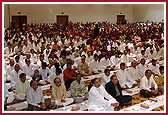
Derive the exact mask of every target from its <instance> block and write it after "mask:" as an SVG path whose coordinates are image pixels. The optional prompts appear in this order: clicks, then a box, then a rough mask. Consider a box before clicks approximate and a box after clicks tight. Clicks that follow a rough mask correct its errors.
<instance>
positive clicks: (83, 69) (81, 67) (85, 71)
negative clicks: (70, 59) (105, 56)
mask: <svg viewBox="0 0 168 115" xmlns="http://www.w3.org/2000/svg"><path fill="white" fill-rule="evenodd" d="M85 59H86V56H85V55H82V57H81V62H80V63H79V64H78V71H79V73H80V74H81V75H82V76H89V75H92V71H91V68H89V66H88V64H87V63H86V62H85Z"/></svg>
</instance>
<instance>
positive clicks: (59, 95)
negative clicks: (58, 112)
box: [51, 84, 66, 101]
mask: <svg viewBox="0 0 168 115" xmlns="http://www.w3.org/2000/svg"><path fill="white" fill-rule="evenodd" d="M65 98H66V88H65V85H64V84H61V86H59V87H58V86H56V85H55V84H53V86H52V89H51V99H52V100H59V101H61V100H65Z"/></svg>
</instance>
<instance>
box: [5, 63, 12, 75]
mask: <svg viewBox="0 0 168 115" xmlns="http://www.w3.org/2000/svg"><path fill="white" fill-rule="evenodd" d="M13 70H14V66H10V65H8V66H7V68H6V75H7V76H10V73H11V71H13Z"/></svg>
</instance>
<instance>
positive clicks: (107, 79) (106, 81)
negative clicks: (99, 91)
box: [101, 73, 111, 87]
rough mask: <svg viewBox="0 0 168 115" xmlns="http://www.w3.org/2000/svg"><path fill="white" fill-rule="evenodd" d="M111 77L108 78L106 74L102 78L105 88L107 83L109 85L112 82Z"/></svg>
mask: <svg viewBox="0 0 168 115" xmlns="http://www.w3.org/2000/svg"><path fill="white" fill-rule="evenodd" d="M110 77H111V76H110V75H109V76H106V75H105V73H104V74H103V76H102V80H101V84H102V86H103V87H105V85H106V83H108V82H109V81H110Z"/></svg>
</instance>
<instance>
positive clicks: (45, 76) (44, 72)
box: [39, 67, 50, 80]
mask: <svg viewBox="0 0 168 115" xmlns="http://www.w3.org/2000/svg"><path fill="white" fill-rule="evenodd" d="M39 72H40V74H41V76H42V79H43V80H48V78H49V75H50V70H49V68H48V67H46V69H42V68H40V69H39Z"/></svg>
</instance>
